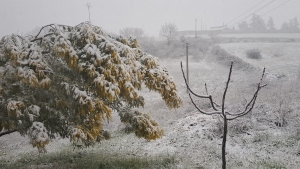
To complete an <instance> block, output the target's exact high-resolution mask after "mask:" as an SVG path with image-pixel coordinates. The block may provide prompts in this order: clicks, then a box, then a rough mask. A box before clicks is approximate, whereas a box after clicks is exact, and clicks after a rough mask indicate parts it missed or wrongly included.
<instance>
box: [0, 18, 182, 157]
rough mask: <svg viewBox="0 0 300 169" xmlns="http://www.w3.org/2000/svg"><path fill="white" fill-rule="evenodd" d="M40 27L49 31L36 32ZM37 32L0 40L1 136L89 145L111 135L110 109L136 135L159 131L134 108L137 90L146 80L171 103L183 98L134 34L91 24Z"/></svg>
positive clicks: (138, 102) (38, 143) (139, 102)
mask: <svg viewBox="0 0 300 169" xmlns="http://www.w3.org/2000/svg"><path fill="white" fill-rule="evenodd" d="M42 30H47V31H48V32H47V33H45V34H44V35H43V36H41V35H40V32H41V31H42ZM40 32H39V33H38V34H37V35H36V36H35V37H33V36H29V37H22V36H19V35H11V36H4V37H3V38H2V39H1V41H0V76H1V80H0V85H1V86H0V130H1V131H2V132H1V133H0V136H3V135H5V134H7V133H11V132H13V131H17V132H20V133H21V134H22V135H28V136H30V138H31V144H32V145H33V146H34V147H37V148H38V150H39V152H46V149H45V146H46V145H47V144H48V143H49V140H50V139H52V138H55V136H57V135H59V136H61V137H64V138H65V137H67V138H70V140H71V141H72V142H74V143H77V142H81V143H82V144H83V145H85V146H89V145H93V144H94V143H96V142H99V141H100V140H102V139H104V138H108V137H109V134H107V133H105V132H103V121H104V120H110V119H111V113H112V112H113V111H115V112H118V113H119V115H120V118H121V121H122V122H124V123H126V124H129V125H131V126H132V128H133V129H134V131H135V133H136V135H137V136H138V137H143V138H145V139H147V140H153V139H157V138H160V137H161V136H162V135H163V130H162V129H161V128H160V127H159V126H158V124H157V123H156V122H155V121H154V120H153V119H151V117H150V116H149V115H148V114H144V113H141V112H140V111H138V110H137V108H138V107H143V106H144V104H145V103H144V99H143V96H140V95H139V94H138V92H137V91H138V90H141V89H142V87H143V86H145V87H147V88H148V89H150V90H153V91H155V92H158V93H160V94H161V97H162V99H163V100H164V101H165V103H166V105H167V106H168V107H169V108H170V109H172V108H178V107H179V106H180V105H181V104H182V101H181V99H180V97H179V96H178V93H177V89H176V85H175V83H174V81H173V79H172V77H171V76H170V75H169V73H168V71H167V69H166V68H165V67H163V66H161V65H160V64H159V60H158V59H157V58H156V57H153V56H152V55H150V54H147V53H145V52H143V51H142V50H141V48H140V47H139V45H138V42H137V41H136V40H135V39H125V38H122V37H114V36H111V35H109V34H107V33H106V32H105V31H103V30H102V29H101V28H100V27H97V26H94V25H91V24H90V23H89V22H85V23H81V24H79V25H77V26H74V27H71V26H66V25H56V24H50V25H46V26H44V27H42V28H41V30H40ZM143 84H144V85H143Z"/></svg>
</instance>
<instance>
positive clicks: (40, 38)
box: [30, 32, 54, 42]
mask: <svg viewBox="0 0 300 169" xmlns="http://www.w3.org/2000/svg"><path fill="white" fill-rule="evenodd" d="M53 34H54V33H53V32H52V33H48V34H46V35H44V36H43V37H39V38H35V39H33V40H31V41H30V42H34V41H37V40H42V39H43V38H44V37H47V36H50V35H53Z"/></svg>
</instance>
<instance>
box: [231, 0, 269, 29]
mask: <svg viewBox="0 0 300 169" xmlns="http://www.w3.org/2000/svg"><path fill="white" fill-rule="evenodd" d="M264 1H265V0H262V1H261V2H259V3H258V4H256V5H255V6H253V7H252V8H251V9H249V10H247V11H246V12H244V13H243V14H241V15H239V16H238V17H236V18H234V19H233V20H231V21H230V22H228V23H227V24H226V25H228V24H229V23H231V22H233V21H235V20H236V19H238V18H239V17H241V16H243V15H244V14H246V13H247V12H249V11H251V10H252V9H254V8H255V7H257V6H258V5H259V4H261V3H263V2H264Z"/></svg>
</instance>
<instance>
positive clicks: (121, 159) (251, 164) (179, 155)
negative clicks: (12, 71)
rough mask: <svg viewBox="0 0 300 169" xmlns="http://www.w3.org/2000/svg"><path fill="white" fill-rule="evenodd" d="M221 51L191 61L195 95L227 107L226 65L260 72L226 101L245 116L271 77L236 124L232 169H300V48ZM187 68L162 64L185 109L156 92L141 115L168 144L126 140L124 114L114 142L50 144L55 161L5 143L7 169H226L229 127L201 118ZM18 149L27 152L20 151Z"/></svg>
mask: <svg viewBox="0 0 300 169" xmlns="http://www.w3.org/2000/svg"><path fill="white" fill-rule="evenodd" d="M269 45H271V46H269ZM220 46H221V48H218V50H219V51H218V52H221V53H218V54H216V56H214V58H213V56H212V55H211V54H209V52H208V53H207V54H206V55H205V56H200V57H198V58H195V57H191V60H190V61H191V62H190V63H189V66H190V67H189V70H190V86H191V88H192V89H193V90H194V91H195V92H197V93H200V94H205V87H204V84H205V83H207V88H208V92H209V93H210V94H212V95H213V97H214V99H215V101H216V102H218V103H220V101H221V99H222V92H223V90H224V86H225V82H226V80H227V76H228V72H229V70H228V69H229V67H228V65H226V64H223V63H222V62H225V63H227V62H230V61H231V60H232V58H233V59H235V58H238V60H240V61H241V63H243V64H245V65H249V66H251V67H254V68H255V69H253V71H249V70H247V69H234V71H233V72H232V80H231V83H230V84H229V89H228V94H227V99H226V105H227V106H226V108H227V109H229V110H232V111H238V110H240V109H241V108H242V107H243V106H244V103H245V100H249V99H250V96H251V95H252V94H253V92H254V90H255V85H256V83H257V82H258V80H259V78H260V75H261V68H262V67H263V66H267V71H268V72H269V73H268V75H267V77H266V79H265V81H264V82H266V83H267V84H268V86H266V87H265V88H263V89H262V90H261V92H260V94H259V96H258V100H257V103H256V106H255V108H254V109H253V111H252V112H251V113H250V114H249V115H247V116H245V117H244V118H242V119H238V120H236V121H231V122H230V123H229V130H228V132H229V133H228V142H227V162H228V168H237V169H240V168H246V169H247V168H249V169H252V168H262V169H265V168H288V169H297V168H298V167H299V166H300V158H299V155H300V125H299V124H300V123H299V120H300V112H299V110H300V106H299V105H298V100H300V92H299V91H298V89H299V85H298V83H299V79H297V78H295V76H292V75H294V74H295V73H298V70H299V68H298V67H299V62H298V61H299V58H298V57H297V56H299V53H300V51H299V49H300V48H299V46H298V44H295V43H273V44H270V43H269V44H263V43H258V44H254V43H250V44H221V45H220ZM253 48H258V49H260V50H261V51H262V56H263V58H262V59H260V60H253V59H249V58H247V57H246V54H245V51H246V50H248V49H253ZM222 52H223V53H222ZM231 55H232V56H231ZM218 57H223V61H222V62H219V61H218V60H216V59H218ZM193 59H195V60H193ZM202 59H203V60H202ZM196 60H197V61H196ZM180 61H183V65H184V66H185V56H178V57H175V58H168V59H166V58H161V64H162V65H165V66H166V67H167V68H168V70H169V72H170V75H171V76H174V79H175V81H176V84H177V88H178V90H179V94H180V96H181V97H182V99H183V102H184V104H183V106H182V107H180V108H179V109H177V110H169V109H168V108H167V106H166V105H165V104H164V102H163V100H162V99H161V97H160V95H159V94H157V93H154V92H150V91H149V90H142V91H141V94H143V95H144V96H145V102H146V105H145V107H144V108H143V109H141V111H142V112H145V113H147V112H149V113H150V115H151V117H152V118H153V119H155V120H156V121H157V122H158V123H159V125H160V126H162V127H163V129H164V130H165V135H164V136H163V137H162V138H161V139H158V140H155V141H150V142H147V141H146V140H144V139H138V138H136V136H135V135H134V134H133V133H131V134H125V133H124V131H123V129H124V127H125V126H124V125H123V124H121V122H120V120H119V117H118V115H117V113H113V120H112V121H110V123H109V124H108V123H106V124H105V126H104V129H105V130H107V129H109V130H110V131H111V132H112V139H111V140H109V141H103V142H102V143H101V144H99V145H96V146H95V147H90V148H87V149H84V150H75V151H72V148H71V144H70V143H68V140H66V144H64V145H62V144H61V142H51V143H50V145H49V146H50V147H51V146H53V147H55V146H56V148H53V149H52V150H51V148H50V147H49V149H50V150H49V151H48V152H49V153H48V154H42V155H41V156H40V157H39V156H38V153H37V150H36V149H32V147H31V146H30V145H29V146H26V145H25V144H22V145H17V143H14V144H9V140H16V139H17V140H22V139H20V137H18V136H15V139H2V138H1V139H2V140H0V154H1V156H0V168H18V167H20V168H22V167H25V168H26V167H28V168H30V167H31V168H51V167H52V168H59V167H60V166H63V167H64V168H76V166H80V167H81V168H86V167H87V166H86V165H87V164H89V168H101V167H100V166H102V167H103V168H104V167H106V166H109V167H110V168H114V167H115V168H118V167H120V168H121V166H124V168H125V166H127V168H135V167H139V168H174V169H176V168H201V169H213V168H215V169H218V168H221V142H222V139H221V135H222V132H221V131H222V123H221V121H220V119H219V117H217V116H206V115H202V114H200V113H199V112H197V110H196V109H195V108H194V107H193V105H192V104H191V102H190V100H189V98H188V95H187V92H186V86H185V83H184V81H183V78H182V74H181V70H180ZM237 64H238V63H237ZM234 66H235V65H234ZM236 66H237V65H236ZM256 68H257V69H256ZM292 70H297V71H295V72H293V71H292ZM276 72H283V73H284V74H286V76H285V77H281V78H278V77H274V78H272V76H271V75H272V74H276ZM276 75H278V74H276ZM280 100H286V102H285V103H284V104H286V107H287V108H288V107H289V108H292V109H293V111H292V112H291V113H290V114H289V115H288V116H286V120H287V122H288V125H287V126H285V127H278V126H276V125H275V124H274V122H276V121H277V120H278V118H279V117H280V114H278V109H279V102H280ZM196 103H197V104H198V105H199V106H201V107H204V108H208V105H207V103H206V102H204V101H203V100H201V99H200V100H196ZM3 140H4V141H3ZM1 142H2V143H3V144H5V145H10V148H9V150H8V149H7V147H6V148H4V147H3V146H1ZM16 142H17V141H16ZM57 145H59V146H57ZM17 148H18V149H20V150H18V151H16V150H13V149H17ZM4 151H5V152H4ZM22 151H24V152H23V153H22ZM3 153H5V155H3ZM12 157H14V158H16V161H17V162H16V163H13V161H11V162H7V159H9V158H12ZM44 164H45V165H44ZM152 164H153V165H152ZM1 165H2V166H1Z"/></svg>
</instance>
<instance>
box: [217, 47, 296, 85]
mask: <svg viewBox="0 0 300 169" xmlns="http://www.w3.org/2000/svg"><path fill="white" fill-rule="evenodd" d="M220 47H221V48H223V49H225V50H226V51H227V52H228V53H230V54H232V55H235V56H237V57H240V58H242V59H243V60H244V61H246V62H248V63H250V64H252V65H254V66H257V67H260V68H262V67H265V68H266V70H267V72H270V73H272V74H274V75H275V76H277V77H280V76H287V77H288V78H289V79H295V78H296V77H297V75H298V71H299V67H300V44H299V43H226V44H220ZM250 49H259V50H260V51H261V55H262V59H250V58H247V55H246V52H247V51H248V50H250Z"/></svg>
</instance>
